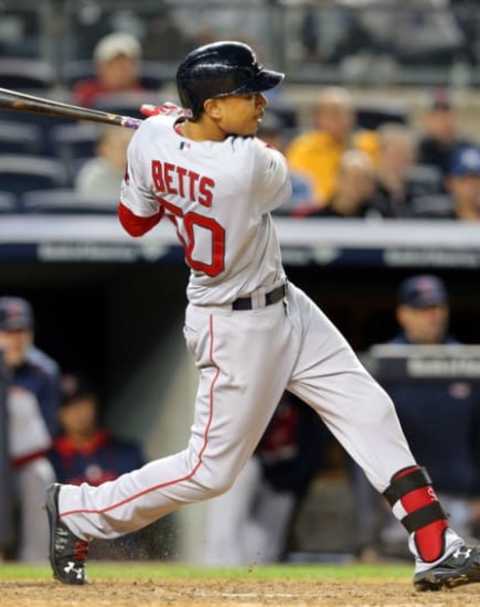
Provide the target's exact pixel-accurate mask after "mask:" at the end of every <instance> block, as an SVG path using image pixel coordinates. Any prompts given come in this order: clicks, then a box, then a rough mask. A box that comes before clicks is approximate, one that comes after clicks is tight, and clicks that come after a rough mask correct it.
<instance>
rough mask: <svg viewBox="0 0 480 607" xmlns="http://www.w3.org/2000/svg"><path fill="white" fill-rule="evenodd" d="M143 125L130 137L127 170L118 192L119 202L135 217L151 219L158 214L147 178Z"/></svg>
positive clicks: (147, 162)
mask: <svg viewBox="0 0 480 607" xmlns="http://www.w3.org/2000/svg"><path fill="white" fill-rule="evenodd" d="M147 128H148V125H146V124H143V125H142V126H141V127H140V128H139V129H138V131H137V132H136V133H135V134H134V136H133V137H132V139H131V141H130V144H129V146H128V150H127V168H126V171H125V176H124V178H123V181H122V187H121V190H120V202H121V204H122V205H123V206H124V207H126V208H127V209H128V210H129V211H131V212H132V213H133V214H134V215H136V216H137V217H151V216H152V215H156V214H158V213H159V210H160V205H159V203H158V202H157V200H156V198H155V196H154V194H153V192H152V189H151V186H150V178H149V167H150V163H149V161H148V158H147V155H146V153H145V152H146V149H148V140H147V138H146V136H145V131H146V130H147Z"/></svg>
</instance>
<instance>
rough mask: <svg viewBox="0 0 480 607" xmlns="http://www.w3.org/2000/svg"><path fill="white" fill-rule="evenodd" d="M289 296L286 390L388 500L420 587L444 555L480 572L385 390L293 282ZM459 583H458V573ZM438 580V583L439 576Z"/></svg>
mask: <svg viewBox="0 0 480 607" xmlns="http://www.w3.org/2000/svg"><path fill="white" fill-rule="evenodd" d="M289 301H290V304H289V313H290V314H291V316H292V322H294V323H297V324H300V325H301V326H302V330H303V342H302V349H301V353H300V355H299V358H298V361H297V364H296V367H295V371H294V373H293V374H292V379H291V383H290V385H289V390H291V391H292V392H294V393H295V394H297V395H298V396H299V397H300V398H302V399H303V400H304V401H305V402H307V403H309V404H310V405H311V406H312V407H313V408H314V409H315V410H316V411H317V412H318V413H319V415H320V416H321V417H322V419H323V420H324V422H325V423H326V424H327V425H328V427H329V428H330V430H331V431H332V433H333V434H334V435H335V436H336V437H337V439H338V440H339V442H340V443H341V444H342V445H343V446H344V448H345V449H346V450H347V451H348V453H349V454H350V455H351V456H352V458H353V459H354V460H355V461H356V462H357V463H358V464H359V465H360V466H361V467H362V468H363V470H364V471H365V474H366V475H367V478H368V479H369V480H370V482H371V483H372V484H373V486H374V487H375V488H376V489H377V490H378V491H379V492H381V493H383V494H384V495H385V496H386V497H387V499H388V501H389V502H390V504H391V506H392V510H393V513H394V515H395V516H396V517H397V518H398V519H399V520H401V521H402V523H403V525H404V527H406V529H407V530H408V532H409V533H410V543H409V545H410V549H411V551H412V552H413V554H414V555H415V556H416V574H417V575H416V583H417V586H418V587H421V586H422V579H423V578H422V575H423V574H424V572H425V571H427V570H433V568H434V567H435V566H436V565H437V564H438V563H440V562H441V561H443V562H446V561H445V559H446V558H447V557H448V556H449V555H452V558H453V555H457V557H456V562H455V563H453V566H454V567H456V568H457V570H459V569H465V567H469V564H468V563H467V562H466V561H467V560H468V559H469V558H470V561H471V563H470V564H471V565H472V566H473V567H474V569H475V572H474V573H472V575H471V576H470V577H471V578H472V577H475V576H477V575H480V567H479V566H478V565H479V564H480V560H479V563H476V562H474V561H475V560H476V559H477V560H478V559H479V555H477V554H476V553H472V552H471V553H469V554H468V556H465V555H466V553H464V552H462V549H461V547H462V546H463V540H462V539H461V538H460V537H459V536H458V535H457V534H456V533H455V532H454V531H453V530H452V529H450V528H449V526H448V523H447V518H446V515H445V513H444V512H443V510H442V508H441V506H440V504H439V502H438V499H437V497H436V495H435V493H434V491H433V489H432V487H431V482H430V480H429V478H428V475H427V474H426V473H425V472H424V471H423V470H422V469H421V468H420V467H419V466H418V465H417V464H416V462H415V459H414V457H413V455H412V453H411V452H410V449H409V446H408V444H407V441H406V439H405V436H404V434H403V431H402V429H401V427H400V423H399V421H398V418H397V415H396V412H395V408H394V406H393V403H392V401H391V400H390V398H389V397H388V395H387V394H386V392H385V391H384V390H383V389H382V388H381V387H380V386H379V385H378V384H377V383H376V382H375V381H374V379H373V378H372V377H371V376H370V375H369V374H368V373H367V371H366V370H365V369H364V367H363V366H362V365H361V363H360V362H359V361H358V359H357V357H356V356H355V354H354V353H353V351H352V349H351V348H350V346H349V345H348V343H347V342H346V340H345V339H344V338H343V336H342V335H341V334H340V333H339V331H338V330H337V329H336V328H335V327H334V326H333V324H332V323H331V322H330V321H329V320H328V319H327V318H326V316H325V315H324V314H323V313H322V312H321V311H320V310H319V309H318V307H317V306H315V304H314V303H313V302H312V301H311V300H310V299H309V298H308V297H307V296H306V295H305V294H304V293H302V292H301V291H299V290H298V289H295V288H294V287H292V289H291V296H290V297H289ZM459 549H460V552H459ZM454 560H455V559H454ZM477 568H478V571H477ZM464 577H465V576H464ZM450 578H451V576H450ZM468 581H472V580H471V579H470V580H468ZM457 582H458V583H460V582H461V577H460V576H459V577H458V580H457ZM453 583H454V582H452V584H453ZM439 585H443V578H442V580H441V581H440V582H439ZM421 589H423V588H421Z"/></svg>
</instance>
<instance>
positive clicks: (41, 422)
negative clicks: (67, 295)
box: [0, 296, 59, 562]
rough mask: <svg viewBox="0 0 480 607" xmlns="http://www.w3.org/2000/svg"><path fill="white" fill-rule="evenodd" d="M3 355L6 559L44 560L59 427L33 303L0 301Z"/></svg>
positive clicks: (53, 376) (55, 374)
mask: <svg viewBox="0 0 480 607" xmlns="http://www.w3.org/2000/svg"><path fill="white" fill-rule="evenodd" d="M0 351H1V353H2V357H3V362H4V367H5V381H6V403H5V405H6V409H7V415H8V429H7V434H8V447H9V452H8V456H9V460H10V465H11V469H12V482H13V500H12V501H13V506H14V509H15V512H16V513H18V516H16V517H14V520H15V521H16V522H15V523H11V527H12V528H11V534H10V535H11V536H12V537H13V542H12V545H11V546H9V547H8V550H7V555H8V556H11V557H13V558H16V559H19V560H21V561H28V562H37V561H41V560H44V559H45V558H46V556H47V550H48V525H46V524H45V523H44V520H43V519H44V517H43V516H42V511H41V506H42V504H43V503H44V501H45V490H46V487H47V486H48V485H49V484H50V483H52V482H53V481H54V480H55V475H54V472H53V469H52V466H51V465H50V463H49V461H48V459H47V458H46V453H47V451H48V449H49V448H50V445H51V442H52V437H53V435H54V433H55V431H56V427H57V422H56V419H57V408H58V398H59V371H58V365H57V363H56V362H55V361H54V360H53V359H52V358H50V357H49V356H48V355H47V354H45V353H44V352H42V351H41V350H39V349H38V348H36V347H35V345H34V317H33V310H32V307H31V305H30V304H29V302H28V301H26V300H25V299H22V298H20V297H11V296H8V297H7V296H4V297H0Z"/></svg>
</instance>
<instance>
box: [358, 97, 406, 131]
mask: <svg viewBox="0 0 480 607" xmlns="http://www.w3.org/2000/svg"><path fill="white" fill-rule="evenodd" d="M356 116H357V127H359V128H362V129H372V130H375V129H377V128H378V127H380V126H382V124H385V123H386V122H395V123H397V124H407V122H408V110H407V108H405V107H402V106H397V105H392V104H388V103H384V104H382V105H378V106H377V105H369V106H360V107H357V108H356Z"/></svg>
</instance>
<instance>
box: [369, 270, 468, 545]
mask: <svg viewBox="0 0 480 607" xmlns="http://www.w3.org/2000/svg"><path fill="white" fill-rule="evenodd" d="M449 316H450V306H449V299H448V293H447V289H446V286H445V284H444V282H443V281H442V280H441V279H440V278H439V277H437V276H434V275H430V274H426V275H416V276H412V277H410V278H407V279H406V280H405V281H403V282H402V284H401V285H400V288H399V291H398V305H397V308H396V317H397V321H398V324H399V326H400V331H399V333H398V334H397V335H396V336H395V338H394V339H392V340H391V341H390V342H389V343H391V344H399V345H412V346H419V345H459V341H458V340H457V339H456V338H455V337H454V336H453V335H451V334H450V333H449ZM382 385H383V387H384V388H385V389H386V390H387V391H388V393H389V394H390V395H391V396H392V399H393V402H394V403H395V406H396V410H397V414H398V417H399V420H400V423H401V425H402V428H403V430H404V432H405V436H406V437H407V440H408V442H409V444H410V446H411V449H412V452H413V454H414V455H415V457H416V459H417V461H418V462H420V463H421V465H423V466H425V467H426V468H427V470H428V471H429V474H430V476H431V478H432V480H433V482H434V484H435V487H436V489H437V492H438V494H439V498H440V499H441V501H442V503H443V504H445V508H446V510H447V511H448V512H449V514H450V523H451V525H452V527H453V528H454V529H455V530H456V531H457V533H460V534H462V535H464V536H469V535H471V530H472V525H473V524H475V522H476V521H475V518H476V516H475V511H476V510H477V509H478V506H477V504H478V503H479V501H478V500H479V497H480V487H479V482H478V481H479V462H478V459H477V455H476V454H477V453H478V448H479V444H480V416H479V404H480V386H478V385H476V384H475V383H474V382H469V381H463V380H462V381H460V380H455V378H453V379H452V380H451V381H448V379H443V380H442V378H439V379H435V380H433V379H430V380H422V381H416V382H412V381H411V380H409V381H407V380H405V381H401V380H395V381H388V382H386V381H385V382H382ZM439 445H441V448H440V450H439V448H438V447H439ZM372 497H373V495H372ZM375 497H376V496H375ZM380 540H381V544H383V546H390V548H391V549H392V550H394V551H396V550H398V549H399V547H400V545H402V546H403V545H404V544H405V540H404V534H403V530H402V529H401V527H400V526H398V525H397V524H396V521H395V520H390V519H389V520H388V522H387V523H386V524H385V525H384V526H383V528H382V529H381V532H380Z"/></svg>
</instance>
